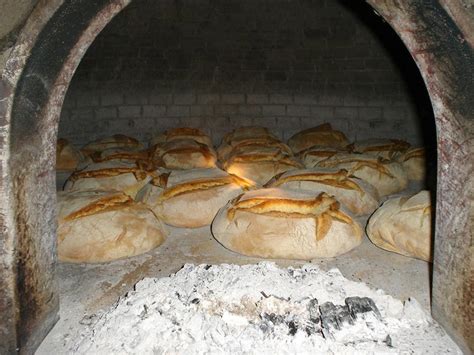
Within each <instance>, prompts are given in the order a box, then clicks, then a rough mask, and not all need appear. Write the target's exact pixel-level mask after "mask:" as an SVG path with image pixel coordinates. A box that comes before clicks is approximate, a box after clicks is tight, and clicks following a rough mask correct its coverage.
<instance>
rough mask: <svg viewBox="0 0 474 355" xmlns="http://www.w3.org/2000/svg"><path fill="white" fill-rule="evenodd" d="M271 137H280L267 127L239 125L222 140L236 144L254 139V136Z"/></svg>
mask: <svg viewBox="0 0 474 355" xmlns="http://www.w3.org/2000/svg"><path fill="white" fill-rule="evenodd" d="M265 137H266V138H270V139H276V140H278V138H277V137H276V136H275V135H274V134H273V133H271V132H270V130H269V129H268V128H266V127H260V126H246V127H239V128H236V129H234V130H233V131H232V132H229V133H227V134H226V135H225V136H224V137H223V138H222V142H223V143H227V144H231V145H234V144H236V143H237V142H240V141H243V140H247V139H252V138H265Z"/></svg>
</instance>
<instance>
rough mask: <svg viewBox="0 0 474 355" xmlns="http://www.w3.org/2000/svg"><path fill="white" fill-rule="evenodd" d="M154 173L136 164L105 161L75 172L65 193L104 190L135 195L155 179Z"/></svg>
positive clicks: (68, 181)
mask: <svg viewBox="0 0 474 355" xmlns="http://www.w3.org/2000/svg"><path fill="white" fill-rule="evenodd" d="M154 174H155V172H154V171H147V170H145V169H144V168H142V167H140V166H139V165H137V164H135V163H127V162H121V161H105V162H102V163H93V164H90V165H89V166H87V167H86V168H85V169H83V170H80V171H76V172H74V173H73V174H72V175H71V176H70V177H69V178H68V180H67V181H66V184H65V187H64V190H65V191H79V190H104V191H122V192H125V193H126V194H128V195H129V196H131V197H132V198H135V195H136V194H137V192H138V191H139V190H141V188H142V187H143V186H145V185H146V184H147V183H148V182H149V181H150V180H151V179H152V178H153V177H154Z"/></svg>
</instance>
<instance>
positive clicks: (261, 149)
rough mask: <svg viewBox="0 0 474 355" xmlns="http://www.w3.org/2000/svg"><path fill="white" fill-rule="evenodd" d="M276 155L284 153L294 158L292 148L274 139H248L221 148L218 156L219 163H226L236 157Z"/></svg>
mask: <svg viewBox="0 0 474 355" xmlns="http://www.w3.org/2000/svg"><path fill="white" fill-rule="evenodd" d="M261 153H267V154H276V153H282V154H283V155H287V156H293V152H292V151H291V149H290V147H288V146H287V145H286V144H285V143H283V142H281V141H279V140H278V139H274V138H254V139H247V140H245V141H241V142H239V143H236V144H235V145H233V146H232V145H228V146H227V148H226V149H223V148H222V146H221V150H220V153H219V154H218V157H219V161H221V162H225V161H226V160H228V159H229V158H230V157H231V156H235V155H252V154H261Z"/></svg>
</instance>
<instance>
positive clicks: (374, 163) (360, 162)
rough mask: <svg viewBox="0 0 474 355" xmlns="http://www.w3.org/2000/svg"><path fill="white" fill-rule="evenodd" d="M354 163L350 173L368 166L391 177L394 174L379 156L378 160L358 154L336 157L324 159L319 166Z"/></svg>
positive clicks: (331, 166)
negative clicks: (362, 157) (359, 156)
mask: <svg viewBox="0 0 474 355" xmlns="http://www.w3.org/2000/svg"><path fill="white" fill-rule="evenodd" d="M348 163H354V166H352V167H351V169H350V171H349V174H352V173H353V172H354V171H358V170H360V169H362V168H364V167H368V168H371V169H374V170H377V171H378V172H379V173H380V174H384V175H387V176H389V177H391V178H394V176H393V175H392V174H391V173H390V171H389V170H388V169H387V167H386V166H385V164H384V160H383V159H381V158H378V159H377V160H369V159H361V158H357V156H353V157H345V158H343V159H334V160H323V161H322V162H320V163H319V164H318V166H319V167H325V168H333V167H337V166H338V165H339V164H348Z"/></svg>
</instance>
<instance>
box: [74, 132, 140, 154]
mask: <svg viewBox="0 0 474 355" xmlns="http://www.w3.org/2000/svg"><path fill="white" fill-rule="evenodd" d="M111 148H128V149H137V150H140V149H143V145H142V144H141V143H140V142H139V141H138V140H136V139H135V138H132V137H128V136H125V135H123V134H114V135H113V136H111V137H106V138H102V139H98V140H96V141H94V142H91V143H89V144H87V145H85V146H84V147H82V149H81V152H82V153H83V154H84V155H86V156H89V155H91V154H93V153H95V152H101V151H103V150H106V149H111Z"/></svg>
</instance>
